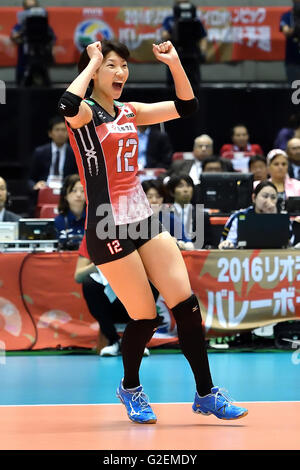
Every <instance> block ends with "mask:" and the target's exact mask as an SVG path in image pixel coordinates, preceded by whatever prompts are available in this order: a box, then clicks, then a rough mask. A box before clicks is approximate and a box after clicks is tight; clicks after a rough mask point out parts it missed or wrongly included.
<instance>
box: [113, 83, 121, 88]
mask: <svg viewBox="0 0 300 470" xmlns="http://www.w3.org/2000/svg"><path fill="white" fill-rule="evenodd" d="M113 87H114V88H116V89H117V90H122V87H123V83H122V82H113Z"/></svg>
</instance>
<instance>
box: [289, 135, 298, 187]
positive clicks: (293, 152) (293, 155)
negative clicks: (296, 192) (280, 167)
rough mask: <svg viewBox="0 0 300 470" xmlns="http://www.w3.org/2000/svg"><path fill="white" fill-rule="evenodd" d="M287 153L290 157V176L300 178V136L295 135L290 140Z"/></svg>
mask: <svg viewBox="0 0 300 470" xmlns="http://www.w3.org/2000/svg"><path fill="white" fill-rule="evenodd" d="M286 153H287V154H288V158H289V176H290V177H291V178H296V179H298V180H300V138H298V137H294V138H293V139H290V140H289V141H288V143H287V148H286Z"/></svg>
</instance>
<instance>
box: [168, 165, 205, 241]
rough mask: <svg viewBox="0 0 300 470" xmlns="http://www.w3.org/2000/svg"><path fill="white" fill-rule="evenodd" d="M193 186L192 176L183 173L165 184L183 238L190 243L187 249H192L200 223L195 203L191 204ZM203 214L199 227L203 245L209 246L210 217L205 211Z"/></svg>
mask: <svg viewBox="0 0 300 470" xmlns="http://www.w3.org/2000/svg"><path fill="white" fill-rule="evenodd" d="M194 188H195V186H194V183H193V180H192V178H191V177H190V176H189V175H183V174H182V175H179V176H173V177H171V178H170V180H169V182H168V185H167V189H168V192H169V195H170V197H171V198H172V200H173V204H172V208H173V210H174V213H175V215H176V216H177V217H178V218H179V219H180V220H181V222H182V223H183V226H184V235H185V238H186V239H187V240H188V241H189V242H190V243H192V245H190V247H189V249H194V244H195V233H196V228H198V227H197V224H199V223H200V221H199V219H198V218H197V210H196V205H195V204H193V196H194ZM203 216H204V219H203V225H204V226H203V227H200V229H203V230H204V238H203V247H208V246H210V247H211V246H212V245H213V243H212V231H211V224H210V218H209V215H208V214H207V212H204V214H203ZM197 232H198V230H197ZM201 248H202V247H201Z"/></svg>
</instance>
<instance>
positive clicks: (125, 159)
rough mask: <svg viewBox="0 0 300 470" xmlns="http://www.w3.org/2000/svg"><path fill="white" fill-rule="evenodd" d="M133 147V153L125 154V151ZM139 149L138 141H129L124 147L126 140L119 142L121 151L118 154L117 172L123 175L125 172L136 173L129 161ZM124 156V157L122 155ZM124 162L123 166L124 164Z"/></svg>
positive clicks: (126, 152)
mask: <svg viewBox="0 0 300 470" xmlns="http://www.w3.org/2000/svg"><path fill="white" fill-rule="evenodd" d="M131 146H132V149H131V151H130V150H128V151H125V153H124V154H123V149H124V148H125V150H127V149H128V148H129V147H131ZM136 149H137V140H136V139H132V138H130V139H127V140H126V143H125V146H124V139H120V140H119V150H118V154H117V172H118V173H121V172H122V171H123V170H124V171H134V166H133V165H129V159H130V158H133V157H134V155H135V152H136ZM122 154H123V155H122ZM122 161H123V164H122Z"/></svg>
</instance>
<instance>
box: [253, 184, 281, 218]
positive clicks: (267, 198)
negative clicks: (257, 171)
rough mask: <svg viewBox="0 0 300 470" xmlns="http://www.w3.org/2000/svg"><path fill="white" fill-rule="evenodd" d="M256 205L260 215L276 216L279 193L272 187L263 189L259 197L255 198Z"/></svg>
mask: <svg viewBox="0 0 300 470" xmlns="http://www.w3.org/2000/svg"><path fill="white" fill-rule="evenodd" d="M253 202H254V203H255V212H257V213H259V214H274V213H275V212H277V210H276V203H277V193H276V191H275V189H274V188H272V187H271V186H266V187H265V188H263V189H262V190H261V191H259V193H258V194H257V196H254V197H253Z"/></svg>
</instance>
